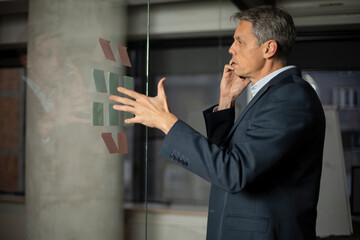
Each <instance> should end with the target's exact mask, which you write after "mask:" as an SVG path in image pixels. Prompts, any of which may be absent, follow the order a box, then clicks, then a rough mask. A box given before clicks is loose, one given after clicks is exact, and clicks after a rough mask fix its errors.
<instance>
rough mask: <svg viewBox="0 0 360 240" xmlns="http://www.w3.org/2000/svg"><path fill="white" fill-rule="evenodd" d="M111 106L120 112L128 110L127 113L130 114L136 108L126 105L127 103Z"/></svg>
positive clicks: (133, 112)
mask: <svg viewBox="0 0 360 240" xmlns="http://www.w3.org/2000/svg"><path fill="white" fill-rule="evenodd" d="M113 108H114V109H115V110H118V111H122V112H129V113H132V114H135V112H136V109H135V108H134V107H132V106H127V105H116V104H115V105H114V106H113Z"/></svg>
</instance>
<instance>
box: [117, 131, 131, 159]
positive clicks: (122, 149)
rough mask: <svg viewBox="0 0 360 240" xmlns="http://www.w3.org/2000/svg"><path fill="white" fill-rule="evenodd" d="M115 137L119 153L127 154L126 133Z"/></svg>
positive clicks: (120, 133)
mask: <svg viewBox="0 0 360 240" xmlns="http://www.w3.org/2000/svg"><path fill="white" fill-rule="evenodd" d="M117 137H118V146H119V153H120V154H127V153H128V144H127V137H126V132H119V133H118V136H117Z"/></svg>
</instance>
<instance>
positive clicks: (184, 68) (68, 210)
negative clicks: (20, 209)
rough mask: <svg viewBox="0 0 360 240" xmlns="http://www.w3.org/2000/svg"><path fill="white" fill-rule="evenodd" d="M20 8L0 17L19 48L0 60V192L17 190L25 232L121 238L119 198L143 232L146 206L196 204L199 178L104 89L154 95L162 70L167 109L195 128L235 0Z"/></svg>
mask: <svg viewBox="0 0 360 240" xmlns="http://www.w3.org/2000/svg"><path fill="white" fill-rule="evenodd" d="M23 9H28V10H26V11H24V13H16V14H19V16H17V15H13V16H12V17H8V18H7V17H2V20H4V21H3V22H6V21H8V20H7V19H10V20H9V21H13V22H11V24H13V26H16V28H14V30H13V31H14V32H13V33H11V34H14V36H15V37H13V39H14V40H11V41H14V43H15V44H16V45H13V46H14V48H17V50H19V51H17V52H16V54H14V57H15V60H11V61H13V62H12V63H11V66H10V67H9V69H7V68H6V69H4V64H3V62H1V64H2V65H1V67H2V69H1V71H0V76H1V77H2V79H3V76H5V75H6V76H10V78H9V79H7V82H6V81H5V80H4V81H3V80H2V79H1V82H0V97H1V98H0V100H1V105H0V106H1V108H0V110H1V115H0V116H1V119H6V121H5V120H4V121H3V122H5V125H2V126H1V127H2V128H1V134H2V138H1V141H0V153H1V154H0V157H1V164H2V165H1V169H0V173H1V174H0V191H1V192H0V193H1V195H2V196H3V195H6V196H20V199H21V198H22V199H23V200H20V202H26V213H25V216H24V218H25V219H26V223H27V226H26V230H24V232H25V233H24V234H25V235H26V236H27V238H28V239H49V238H54V239H55V238H62V239H67V238H74V239H75V238H76V239H100V238H102V239H115V238H116V239H121V238H122V237H123V236H124V232H126V230H125V227H124V224H126V223H124V218H125V217H124V209H128V210H129V211H132V210H133V209H141V211H143V213H145V216H144V222H141V224H142V226H143V227H144V228H143V230H141V232H144V237H145V239H146V238H147V231H148V229H147V212H148V210H152V209H153V208H154V207H159V206H161V208H166V209H174V208H176V207H177V206H180V207H181V209H183V210H185V211H194V212H200V213H201V214H206V206H207V202H208V197H209V183H207V182H206V181H204V180H203V179H201V178H199V177H197V176H196V175H193V174H190V173H189V172H187V171H186V170H184V169H182V168H181V167H179V166H176V165H175V164H173V163H171V162H170V161H167V160H166V159H164V158H162V157H160V156H159V155H158V152H159V149H160V146H161V144H162V140H163V138H164V134H163V133H162V132H161V131H159V130H156V129H148V128H146V127H144V126H141V125H128V124H125V123H124V120H125V119H127V118H131V117H133V116H132V115H131V114H128V113H123V112H118V111H115V110H114V109H113V105H114V103H113V102H112V101H110V100H109V96H110V95H119V93H118V92H117V87H118V86H123V87H126V88H129V89H133V90H135V91H137V92H140V93H142V94H145V95H150V96H155V95H156V94H157V93H156V89H157V83H158V81H159V80H160V78H162V77H167V81H166V83H165V89H166V93H167V96H168V100H169V104H170V107H171V109H172V111H173V112H174V113H175V114H176V115H177V116H178V117H179V118H180V119H182V120H183V121H185V122H186V123H188V124H189V125H191V126H192V127H194V128H195V129H196V130H198V131H199V132H200V133H202V134H205V131H204V127H205V126H204V123H203V122H202V111H203V110H204V109H205V108H208V107H210V106H212V105H215V104H217V102H218V98H219V84H220V79H221V74H222V70H223V65H224V64H225V63H226V62H227V61H228V59H229V57H230V56H229V54H228V53H227V51H228V47H229V45H230V44H231V41H232V34H233V30H234V29H235V27H236V24H235V22H232V21H231V20H230V16H231V15H232V14H233V13H234V12H236V10H237V8H236V6H235V5H233V3H232V2H231V1H230V0H228V1H226V0H212V1H201V0H199V1H177V0H174V1H150V0H142V1H141V0H140V1H137V0H129V1H125V0H117V1H113V0H105V1H97V0H88V1H76V2H74V1H60V2H56V3H54V2H48V1H44V0H32V1H30V2H28V3H27V6H26V7H25V6H23ZM17 17H18V18H17ZM5 20H6V21H5ZM9 39H10V37H9ZM1 41H3V40H1ZM1 44H2V45H4V42H1ZM5 44H7V43H6V42H5ZM24 46H26V47H24ZM20 50H21V51H20ZM14 67H16V68H14ZM13 78H14V79H15V80H16V81H17V83H16V84H17V85H16V84H15V85H16V86H15V85H13V83H15V81H13V80H12V79H13ZM10 82H11V84H8V83H10ZM9 99H10V100H14V101H15V102H14V101H10V100H9ZM245 104H246V97H243V98H242V99H240V100H239V101H238V105H237V107H238V108H239V109H241V108H242V107H243V106H244V105H245ZM9 105H11V106H12V107H11V108H10V107H9ZM10 110H11V111H10ZM6 113H8V114H6ZM5 115H6V116H7V117H5ZM15 118H16V119H15ZM14 119H15V120H14ZM7 128H8V130H9V131H11V132H13V133H14V134H15V135H16V136H15V137H14V136H10V135H6V134H7V133H8V132H9V131H7V132H6V131H5V130H6V129H7ZM14 129H15V130H16V131H15V130H14ZM14 134H13V135H14ZM3 136H6V139H5V138H3ZM10 138H11V139H10ZM9 139H10V140H11V141H10V140H9ZM4 169H6V171H4ZM4 172H6V174H7V175H6V176H7V178H6V176H5V174H3V173H4ZM10 178H11V179H13V178H14V179H15V181H10V180H11V179H10ZM9 179H10V180H9ZM194 206H195V208H194ZM103 233H106V234H105V236H104V235H101V234H103ZM100 235H101V236H100Z"/></svg>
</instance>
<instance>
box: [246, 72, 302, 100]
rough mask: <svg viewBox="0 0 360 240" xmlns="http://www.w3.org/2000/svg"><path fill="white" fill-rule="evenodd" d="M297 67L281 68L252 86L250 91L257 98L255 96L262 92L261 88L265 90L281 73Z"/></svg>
mask: <svg viewBox="0 0 360 240" xmlns="http://www.w3.org/2000/svg"><path fill="white" fill-rule="evenodd" d="M294 67H295V66H286V67H283V68H280V69H278V70H276V71H274V72H272V73H270V74H268V75H266V76H265V77H263V78H262V79H260V80H259V81H257V82H256V83H255V84H254V85H252V86H251V87H250V91H251V94H252V97H255V95H256V94H257V93H258V92H259V91H260V89H261V88H263V87H264V86H265V84H267V83H268V82H269V81H270V80H271V79H273V78H274V77H275V76H276V75H278V74H280V73H281V72H283V71H285V70H288V69H290V68H294Z"/></svg>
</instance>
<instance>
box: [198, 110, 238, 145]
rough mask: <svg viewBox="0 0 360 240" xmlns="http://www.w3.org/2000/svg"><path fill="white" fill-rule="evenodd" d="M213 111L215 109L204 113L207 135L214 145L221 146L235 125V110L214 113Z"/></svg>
mask: <svg viewBox="0 0 360 240" xmlns="http://www.w3.org/2000/svg"><path fill="white" fill-rule="evenodd" d="M213 109H214V107H211V108H209V109H207V110H205V111H204V112H203V115H204V119H205V124H206V134H207V137H208V139H209V140H210V141H211V142H212V143H214V144H216V145H221V144H222V143H223V142H224V140H225V139H226V136H227V135H228V133H229V132H230V130H231V128H232V126H233V125H234V119H235V109H234V108H229V109H225V110H221V111H217V112H213Z"/></svg>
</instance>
